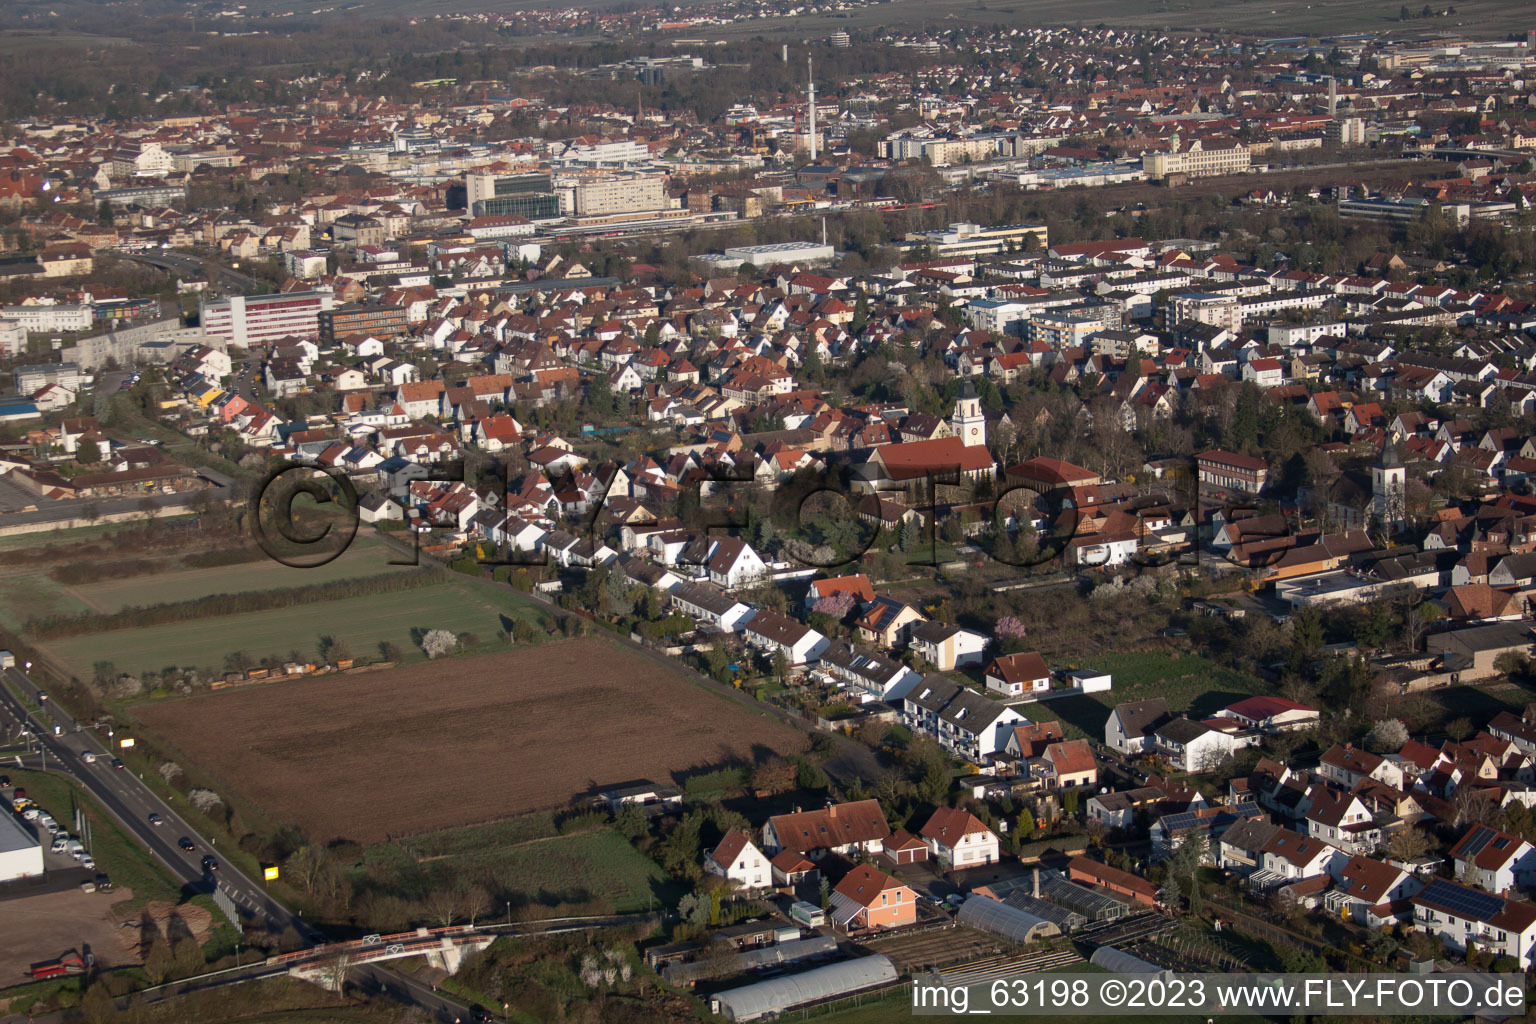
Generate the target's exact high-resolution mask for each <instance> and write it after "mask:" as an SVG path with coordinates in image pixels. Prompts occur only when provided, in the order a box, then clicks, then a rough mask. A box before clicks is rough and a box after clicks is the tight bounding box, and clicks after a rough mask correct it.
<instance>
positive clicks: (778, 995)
mask: <svg viewBox="0 0 1536 1024" xmlns="http://www.w3.org/2000/svg"><path fill="white" fill-rule="evenodd" d="M898 977H899V975H898V974H897V972H896V965H895V964H893V963H891V961H890V960H888V959H886V958H885V957H883V956H880V955H879V954H876V955H874V956H865V957H860V958H859V959H857V960H844V961H842V962H841V963H835V964H828V965H827V966H825V967H817V968H815V969H814V970H810V971H805V972H803V973H801V974H790V975H786V976H785V977H782V978H772V979H770V980H768V981H760V982H758V983H757V984H756V985H746V986H743V987H742V988H733V989H730V990H729V991H726V992H721V993H718V994H717V995H714V996H712V997H710V1001H709V1008H710V1011H711V1012H712V1013H718V1014H720V1015H721V1016H723V1017H725V1018H726V1019H727V1020H732V1021H748V1020H757V1019H758V1018H760V1017H766V1016H768V1015H769V1014H770V1013H783V1012H784V1011H785V1010H792V1009H794V1008H795V1007H797V1006H804V1005H806V1004H807V1003H819V1002H821V1001H822V1000H824V999H836V998H837V997H838V996H846V995H852V994H853V993H855V992H861V991H863V990H864V989H869V988H875V987H876V986H879V985H888V984H890V983H891V982H893V981H895V980H896V979H897V978H898Z"/></svg>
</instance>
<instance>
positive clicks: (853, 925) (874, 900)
mask: <svg viewBox="0 0 1536 1024" xmlns="http://www.w3.org/2000/svg"><path fill="white" fill-rule="evenodd" d="M827 909H828V910H829V911H830V915H831V918H832V923H833V925H834V926H835V927H837V928H839V929H840V930H842V931H844V932H864V931H881V930H884V929H887V928H900V927H902V926H903V925H910V924H916V923H917V894H916V893H915V892H913V891H912V889H910V888H909V887H907V886H906V885H904V884H902V883H901V882H898V881H897V880H896V879H894V878H892V877H891V876H890V875H887V874H886V873H885V872H883V871H881V870H880V869H879V868H877V867H875V866H874V865H873V864H860V865H859V866H858V867H856V868H854V869H853V870H852V871H850V872H848V874H846V875H844V876H843V880H842V881H841V882H838V883H837V885H836V886H834V887H833V889H832V895H831V900H830V905H829V906H828V908H827Z"/></svg>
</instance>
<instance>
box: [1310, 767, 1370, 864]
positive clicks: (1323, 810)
mask: <svg viewBox="0 0 1536 1024" xmlns="http://www.w3.org/2000/svg"><path fill="white" fill-rule="evenodd" d="M1306 804H1307V809H1306V812H1305V820H1306V824H1307V835H1309V836H1312V837H1314V838H1316V839H1325V840H1327V841H1328V842H1330V843H1332V844H1333V845H1334V846H1337V847H1339V848H1340V849H1342V850H1344V851H1345V852H1347V853H1350V854H1360V853H1370V852H1371V851H1373V850H1375V849H1376V847H1377V846H1378V845H1380V843H1381V828H1380V827H1379V826H1377V824H1376V822H1375V821H1374V819H1373V817H1372V815H1371V812H1370V809H1369V808H1367V807H1366V806H1365V803H1364V801H1362V800H1361V799H1360V798H1359V797H1358V796H1355V795H1354V794H1353V793H1344V792H1341V791H1337V790H1332V789H1329V788H1328V787H1327V786H1324V785H1321V784H1316V785H1313V786H1311V787H1309V788H1308V789H1307V795H1306Z"/></svg>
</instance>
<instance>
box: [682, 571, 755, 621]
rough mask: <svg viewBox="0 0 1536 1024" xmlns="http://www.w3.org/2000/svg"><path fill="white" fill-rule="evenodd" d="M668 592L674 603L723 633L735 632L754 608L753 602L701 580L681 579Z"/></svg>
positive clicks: (696, 618) (686, 612) (687, 613)
mask: <svg viewBox="0 0 1536 1024" xmlns="http://www.w3.org/2000/svg"><path fill="white" fill-rule="evenodd" d="M667 596H668V597H669V598H670V599H671V601H672V607H674V608H676V609H677V610H678V611H680V612H682V613H683V614H684V615H691V616H693V618H694V619H695V620H697V621H698V622H699V623H701V624H704V625H709V626H713V627H715V628H716V629H718V630H720V631H721V632H722V633H734V632H736V630H737V629H738V628H740V626H741V624H742V623H743V622H745V621H746V620H747V619H748V618H749V617H750V616H751V615H752V614H753V612H754V611H755V609H754V608H753V607H752V606H751V605H749V604H746V603H744V602H742V601H738V600H736V599H735V598H734V597H730V596H729V595H727V594H722V593H721V592H720V591H719V590H716V589H715V588H714V587H711V586H707V585H705V584H702V583H679V584H678V585H677V586H675V587H673V588H672V591H671V593H670V594H668V595H667Z"/></svg>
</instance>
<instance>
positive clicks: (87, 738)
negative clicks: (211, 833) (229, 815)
mask: <svg viewBox="0 0 1536 1024" xmlns="http://www.w3.org/2000/svg"><path fill="white" fill-rule="evenodd" d="M5 677H6V680H7V681H8V682H9V683H10V684H11V686H12V687H15V688H16V689H18V690H20V692H22V693H36V692H39V691H38V690H37V686H36V684H35V683H33V681H32V680H31V679H29V678H28V677H27V676H26V674H25V673H24V672H22V671H21V669H7V670H6V672H5ZM42 705H43V710H42V712H41V716H42V718H43V720H42V721H39V720H38V717H37V716H34V715H32V714H31V712H29V711H27V709H26V708H25V707H24V706H23V705H22V703H21V702H20V701H19V700H17V699H16V695H15V693H14V692H12V689H11V688H9V687H0V711H3V712H4V713H5V714H7V715H8V716H10V717H11V718H13V719H15V720H16V721H17V722H19V723H21V724H23V725H25V726H27V728H28V729H29V730H31V731H32V732H33V733H34V734H35V735H36V736H37V737H38V738H39V740H40V742H41V744H42V747H43V749H44V750H45V751H47V754H48V756H49V757H51V758H56V759H57V760H58V762H59V763H60V768H61V770H63V771H65V772H66V773H68V774H69V775H70V776H71V777H73V778H75V779H78V780H79V781H80V782H81V783H82V784H83V785H84V786H85V788H86V789H87V790H88V791H89V792H90V793H91V795H92V796H94V797H95V798H96V800H97V801H98V802H99V803H100V804H101V805H102V806H103V807H105V808H106V809H107V811H108V812H109V813H110V814H111V815H112V816H113V817H114V818H116V819H117V820H118V822H119V823H121V824H122V826H123V828H124V829H125V830H126V831H127V832H128V833H129V834H130V835H132V836H133V837H135V838H136V839H137V840H138V841H139V842H140V843H142V844H143V845H144V846H145V847H146V848H147V849H148V850H149V851H150V853H152V854H153V855H154V856H155V858H156V859H158V860H159V861H160V862H161V863H163V864H165V865H166V867H167V868H169V869H170V871H171V874H172V875H173V877H175V878H176V879H177V880H179V881H181V882H183V883H184V884H186V885H187V886H189V887H190V888H192V889H194V890H196V891H199V892H210V893H211V892H212V891H213V888H214V885H215V883H217V884H218V886H219V887H221V888H222V889H223V890H224V891H225V892H226V893H227V894H228V895H229V897H230V898H231V899H233V900H234V901H235V903H236V904H237V905H239V906H240V907H242V908H244V910H245V911H247V912H248V913H250V914H253V915H255V916H258V917H261V918H262V919H264V920H265V921H266V922H267V923H268V927H270V928H272V929H273V930H275V931H282V930H283V929H285V928H287V927H288V926H289V925H292V926H293V927H294V928H295V929H296V930H297V931H298V933H299V934H300V935H301V936H303V937H304V938H305V939H306V940H308V941H311V942H317V941H324V936H323V935H322V934H321V933H320V932H319V931H317V930H316V929H314V928H311V927H310V926H309V925H307V924H305V923H304V921H303V919H302V918H300V917H299V916H298V915H297V914H295V913H293V912H292V911H290V910H289V909H288V908H287V907H284V906H283V905H282V904H280V903H278V902H277V901H276V900H274V899H273V898H272V897H270V896H268V895H267V893H266V892H265V891H264V890H263V889H262V888H261V887H260V886H259V885H257V884H256V883H255V882H253V881H251V880H250V879H249V878H248V877H246V876H245V875H244V874H243V873H242V872H241V871H240V870H239V869H238V868H236V867H235V866H234V865H232V864H229V863H227V862H226V861H225V860H224V859H223V858H222V857H220V858H219V868H218V870H217V871H216V872H205V871H204V870H203V867H202V858H203V857H204V855H207V854H212V855H214V856H215V857H218V855H219V850H218V848H217V847H216V846H215V845H214V844H212V843H210V842H208V840H206V839H204V838H203V837H202V836H200V835H199V834H198V833H197V832H196V831H195V830H194V829H193V828H192V827H191V826H190V825H188V824H187V823H186V822H185V821H184V820H183V819H182V817H181V815H180V814H179V813H177V811H176V810H175V809H174V808H173V807H171V806H170V805H168V804H167V803H166V802H165V801H164V800H161V799H160V797H159V796H158V795H156V794H155V792H154V791H153V790H151V789H150V788H149V786H148V785H146V784H145V783H144V781H143V780H142V779H140V778H139V777H138V776H137V775H135V774H134V773H133V772H131V771H128V770H126V769H114V768H113V767H112V766H111V763H110V762H111V758H112V756H113V755H112V753H111V752H110V751H109V749H108V747H107V744H106V742H104V738H103V737H101V736H98V735H97V733H96V732H93V731H92V730H90V729H86V728H85V727H83V726H81V725H80V723H78V722H77V721H75V719H74V718H72V717H71V716H70V715H69V713H68V712H66V711H65V710H64V709H63V708H61V707H59V706H58V704H57V703H56V702H54V701H51V700H47V701H43V702H42ZM55 730H57V734H55ZM86 752H90V753H92V754H94V755H96V761H95V763H94V764H86V763H85V762H84V761H82V760H81V755H82V754H84V753H86ZM150 814H159V815H160V816H161V818H163V819H164V824H161V825H158V826H156V825H151V824H150V823H149V816H150ZM182 836H187V837H189V838H190V839H192V841H193V843H194V844H195V845H196V849H195V850H193V851H192V852H191V853H188V852H186V851H184V850H182V849H181V848H180V847H178V846H177V841H178V840H179V839H180V838H181V837H182Z"/></svg>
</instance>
